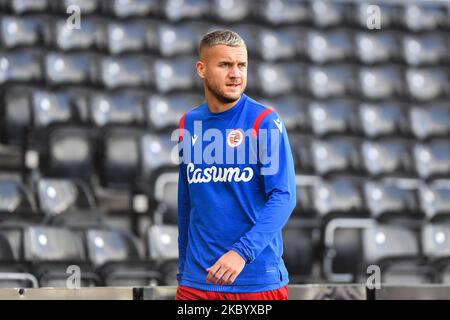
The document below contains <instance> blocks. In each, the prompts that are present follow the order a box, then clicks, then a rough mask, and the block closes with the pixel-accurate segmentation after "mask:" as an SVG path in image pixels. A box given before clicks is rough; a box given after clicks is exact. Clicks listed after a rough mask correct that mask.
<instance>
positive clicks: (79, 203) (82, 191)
mask: <svg viewBox="0 0 450 320" xmlns="http://www.w3.org/2000/svg"><path fill="white" fill-rule="evenodd" d="M36 189H37V198H38V200H39V208H40V211H42V212H43V213H44V214H45V215H46V216H47V218H48V219H47V223H49V224H51V225H61V226H67V227H71V228H72V229H83V228H84V229H85V228H89V227H93V226H99V225H102V223H103V216H102V215H101V213H100V211H99V210H98V208H96V203H95V199H94V195H93V194H92V192H91V191H90V189H89V187H88V186H87V185H86V184H85V183H84V182H83V181H81V180H77V179H55V178H41V179H39V180H38V181H37V182H36Z"/></svg>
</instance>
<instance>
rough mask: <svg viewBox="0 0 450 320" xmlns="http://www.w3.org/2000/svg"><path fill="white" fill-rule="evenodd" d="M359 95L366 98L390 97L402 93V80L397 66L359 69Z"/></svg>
mask: <svg viewBox="0 0 450 320" xmlns="http://www.w3.org/2000/svg"><path fill="white" fill-rule="evenodd" d="M358 79H359V85H360V91H361V95H362V96H363V97H364V98H366V99H372V100H377V99H390V98H395V97H399V96H401V95H402V94H403V80H402V74H401V71H400V70H399V68H398V67H397V66H383V67H373V68H372V67H362V68H360V69H359V78H358Z"/></svg>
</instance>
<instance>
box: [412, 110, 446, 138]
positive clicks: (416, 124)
mask: <svg viewBox="0 0 450 320" xmlns="http://www.w3.org/2000/svg"><path fill="white" fill-rule="evenodd" d="M408 115H409V121H410V123H411V131H412V132H413V134H414V135H415V136H416V137H417V138H419V139H426V138H433V137H439V136H442V137H444V136H448V135H450V106H449V105H448V103H447V102H441V103H439V102H438V103H431V104H430V105H427V106H421V105H412V106H410V108H409V109H408Z"/></svg>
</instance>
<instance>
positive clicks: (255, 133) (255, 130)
mask: <svg viewBox="0 0 450 320" xmlns="http://www.w3.org/2000/svg"><path fill="white" fill-rule="evenodd" d="M272 112H273V110H272V109H269V108H266V109H264V111H262V112H261V113H260V114H259V115H258V117H257V118H256V120H255V123H254V124H253V130H252V138H256V137H257V136H258V130H259V126H260V124H261V122H262V121H263V119H264V118H265V117H266V116H267V115H268V114H270V113H272Z"/></svg>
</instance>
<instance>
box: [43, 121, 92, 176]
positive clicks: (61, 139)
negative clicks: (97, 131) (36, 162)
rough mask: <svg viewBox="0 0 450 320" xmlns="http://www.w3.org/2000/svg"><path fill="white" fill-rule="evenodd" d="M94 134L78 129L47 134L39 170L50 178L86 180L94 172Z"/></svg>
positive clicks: (58, 130)
mask: <svg viewBox="0 0 450 320" xmlns="http://www.w3.org/2000/svg"><path fill="white" fill-rule="evenodd" d="M94 136H95V135H94V133H93V131H88V130H86V129H85V128H80V127H64V128H58V129H54V130H52V131H50V132H49V135H48V140H47V141H46V143H47V145H46V151H45V152H44V153H43V154H42V159H41V160H42V161H41V162H40V164H41V168H42V169H43V171H44V172H46V173H48V174H49V175H51V176H59V177H78V178H82V179H88V178H90V177H91V174H92V173H93V172H94V169H93V166H94V159H95V153H94V152H95V146H94Z"/></svg>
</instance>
